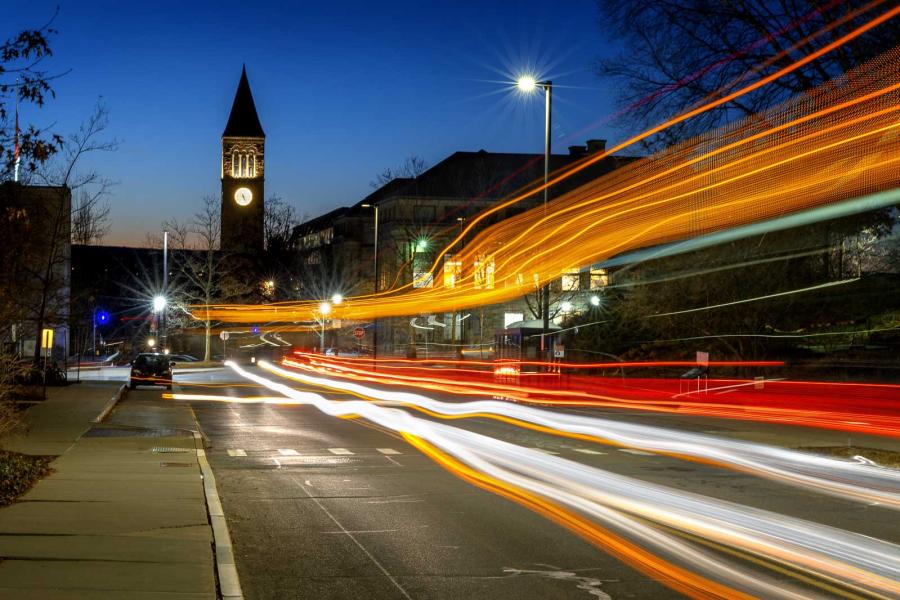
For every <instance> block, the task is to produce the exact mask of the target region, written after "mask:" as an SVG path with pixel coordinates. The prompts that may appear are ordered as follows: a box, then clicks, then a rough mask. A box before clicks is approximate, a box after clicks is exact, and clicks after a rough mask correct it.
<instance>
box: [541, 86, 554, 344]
mask: <svg viewBox="0 0 900 600" xmlns="http://www.w3.org/2000/svg"><path fill="white" fill-rule="evenodd" d="M538 85H539V86H540V87H542V88H543V89H544V95H545V96H546V105H545V108H544V217H545V218H546V217H547V200H548V198H549V194H550V190H549V188H548V187H547V182H548V181H549V180H550V116H551V104H552V101H553V82H552V81H549V80H548V81H542V82H540V83H538ZM541 314H542V317H543V319H544V322H543V335H541V342H542V345H543V346H544V349H545V352H546V356H545V358H546V359H547V362H550V359H551V358H552V357H553V345H552V344H551V343H549V341H548V338H547V336H548V334H549V333H550V281H549V280H548V281H547V283H545V284H544V287H543V289H542V290H541Z"/></svg>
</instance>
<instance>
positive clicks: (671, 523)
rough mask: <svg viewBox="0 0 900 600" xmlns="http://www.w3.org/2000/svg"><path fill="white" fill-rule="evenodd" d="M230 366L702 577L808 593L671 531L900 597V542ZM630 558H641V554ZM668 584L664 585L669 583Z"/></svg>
mask: <svg viewBox="0 0 900 600" xmlns="http://www.w3.org/2000/svg"><path fill="white" fill-rule="evenodd" d="M228 366H229V367H231V368H232V369H234V370H235V371H236V372H237V373H238V374H240V375H241V376H243V377H244V378H246V379H249V380H250V381H253V382H255V383H257V384H259V385H261V386H264V387H267V388H268V389H271V390H273V391H275V392H277V393H280V394H283V395H285V396H287V397H289V398H292V399H295V400H299V401H302V402H309V403H310V404H311V405H313V406H315V407H316V408H317V409H319V410H321V411H322V412H324V413H325V414H329V415H332V416H339V417H349V416H354V415H359V416H360V417H363V418H365V419H367V420H369V421H371V422H373V423H375V424H377V425H379V426H381V427H385V428H387V429H390V430H392V431H396V432H400V433H402V434H409V435H413V436H416V437H417V438H420V439H422V440H425V441H426V442H428V443H429V444H431V445H433V446H434V447H436V448H438V449H440V451H441V452H443V453H445V454H447V455H450V456H452V457H453V458H454V459H456V460H457V461H459V462H460V463H463V464H465V465H466V466H467V467H469V468H470V469H472V470H473V471H475V472H478V473H482V474H484V475H486V476H487V477H489V478H491V479H493V480H497V481H500V482H502V483H503V484H505V485H506V486H510V487H511V489H513V490H514V489H520V490H525V491H526V492H528V493H529V494H534V495H536V496H537V497H539V499H546V500H548V501H549V502H550V503H552V504H557V505H561V506H564V507H566V508H567V510H572V511H577V512H578V513H580V514H582V515H586V516H588V517H590V518H591V519H592V520H595V521H597V522H599V523H601V524H603V526H604V527H606V528H612V529H615V528H618V529H619V530H625V531H627V532H628V534H629V535H630V536H633V537H634V538H636V539H638V540H640V542H641V543H642V544H645V545H647V546H650V547H652V548H658V549H659V551H660V552H665V551H666V550H665V549H666V548H667V547H668V548H675V549H676V550H678V552H676V553H673V554H674V555H673V556H671V557H669V556H666V559H667V560H668V561H671V562H675V563H678V562H679V561H682V562H686V563H687V564H688V565H689V567H690V568H691V569H692V570H694V571H700V572H701V574H702V575H701V576H703V577H709V578H711V579H713V580H714V581H717V582H720V585H724V586H727V587H731V588H735V589H736V590H738V591H740V592H742V593H748V594H752V595H757V596H760V597H764V598H799V597H808V596H803V595H802V594H801V592H799V591H797V590H795V589H793V588H791V587H790V586H786V585H784V583H783V582H775V581H773V580H771V579H770V578H768V577H765V576H761V575H760V573H758V572H756V571H753V572H750V571H746V570H745V569H743V568H742V567H740V566H739V565H737V564H735V563H731V562H725V561H723V560H721V559H720V558H718V557H716V556H714V555H712V554H709V553H705V552H699V551H694V552H690V553H687V552H681V549H682V548H684V543H683V542H681V543H679V542H680V541H679V540H677V539H676V538H673V537H672V536H671V535H669V534H666V533H665V529H670V530H674V531H677V532H680V533H681V534H685V535H689V536H697V537H700V538H703V539H704V540H706V541H707V542H710V543H713V544H718V545H721V546H724V547H726V548H731V549H733V550H734V551H736V552H739V553H745V554H749V555H751V557H755V558H757V559H761V564H770V565H771V564H774V565H780V566H781V567H789V568H790V569H791V570H795V571H800V572H802V573H803V575H802V580H803V581H804V582H805V583H807V584H812V585H818V586H820V587H822V588H823V589H825V590H827V591H830V592H834V591H835V590H846V591H847V592H849V593H850V594H857V595H869V596H875V597H891V596H896V595H900V547H898V546H896V545H894V544H891V543H888V542H885V541H882V540H877V539H874V538H871V537H868V536H862V535H858V534H854V533H851V532H847V531H842V530H838V529H834V528H831V527H826V526H823V525H818V524H816V523H812V522H809V521H804V520H802V519H795V518H790V517H785V516H782V515H778V514H775V513H771V512H769V511H763V510H758V509H751V508H747V507H742V506H739V505H735V504H733V503H730V502H725V501H721V500H715V499H712V498H707V497H704V496H700V495H697V494H691V493H688V492H683V491H679V490H675V489H672V488H667V487H664V486H659V485H655V484H651V483H647V482H644V481H641V480H638V479H634V478H630V477H625V476H620V475H614V474H611V473H608V472H605V471H602V470H600V469H596V468H593V467H589V466H587V465H582V464H579V463H575V462H573V461H569V460H566V459H563V458H560V457H557V456H550V455H547V454H545V453H542V452H539V451H536V450H530V449H527V448H521V447H519V446H516V445H514V444H510V443H507V442H503V441H500V440H496V439H493V438H489V437H486V436H483V435H480V434H476V433H473V432H470V431H465V430H460V429H457V428H454V427H450V426H447V425H444V424H442V423H437V422H429V421H424V420H422V419H419V418H416V417H414V416H412V415H411V414H410V413H407V412H405V411H402V410H398V409H393V408H385V407H382V406H378V405H376V404H373V403H371V402H366V401H361V400H347V401H330V400H326V399H325V398H323V397H322V396H320V395H318V394H314V393H310V392H301V391H298V390H294V389H293V388H291V387H289V386H287V385H285V384H282V383H278V382H275V381H271V380H269V379H266V378H265V377H262V376H260V375H256V374H254V373H250V372H247V371H245V370H244V369H242V368H240V367H239V366H237V365H236V364H234V363H232V362H229V363H228ZM552 504H551V505H549V506H550V507H552ZM638 520H643V521H646V522H647V523H648V524H652V527H650V528H649V531H648V530H647V528H643V529H642V528H639V527H635V525H639V524H640V523H639V522H638ZM659 527H663V528H664V529H659ZM689 549H690V548H689V547H688V548H686V549H685V550H689ZM698 552H699V554H698ZM632 558H635V559H636V560H640V557H635V556H633V555H632ZM662 581H663V582H664V583H666V580H665V579H663V580H662ZM683 584H684V585H685V586H687V585H690V583H689V582H683ZM670 585H671V584H670ZM723 594H724V595H723ZM723 594H715V593H713V594H712V595H711V596H706V597H723V598H733V597H739V596H734V595H728V594H729V592H727V591H725V592H723Z"/></svg>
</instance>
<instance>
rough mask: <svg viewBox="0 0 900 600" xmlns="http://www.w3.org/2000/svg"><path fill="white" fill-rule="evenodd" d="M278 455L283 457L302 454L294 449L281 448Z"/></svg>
mask: <svg viewBox="0 0 900 600" xmlns="http://www.w3.org/2000/svg"><path fill="white" fill-rule="evenodd" d="M278 454H280V455H282V456H299V455H300V453H299V452H297V451H296V450H294V449H293V448H279V450H278Z"/></svg>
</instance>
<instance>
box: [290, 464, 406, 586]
mask: <svg viewBox="0 0 900 600" xmlns="http://www.w3.org/2000/svg"><path fill="white" fill-rule="evenodd" d="M291 479H293V478H291ZM293 481H294V483H296V484H297V485H298V486H299V487H300V489H301V490H303V493H305V494H306V496H307V497H308V498H309V499H310V500H312V501H313V502H315V504H316V506H318V507H319V508H320V509H322V512H324V513H325V514H326V515H328V518H329V519H331V520H332V521H334V524H335V525H337V526H338V527H339V528H340V529H341V531H343V532H344V533H345V534H347V537H349V538H350V539H351V540H353V543H354V544H356V546H357V547H358V548H359V549H360V550H362V551H363V552H364V553H365V555H366V556H368V557H369V560H371V561H372V563H373V564H374V565H375V566H376V567H378V569H379V570H380V571H381V572H382V573H384V576H385V577H387V578H388V579H389V580H390V581H391V583H393V584H394V587H396V588H397V590H398V591H399V592H400V593H401V594H403V597H404V598H406V600H412V596H410V595H409V593H408V592H407V591H406V590H405V589H403V586H402V585H400V583H399V582H398V581H397V580H396V579H395V578H394V576H393V575H391V574H390V572H389V571H388V570H387V569H386V568H385V567H384V565H382V564H381V563H380V562H378V559H377V558H375V557H374V556H372V553H371V552H369V551H368V550H366V547H365V546H363V545H362V543H361V542H360V541H359V540H358V539H356V536H354V535H353V533H352V532H351V531H350V530H348V529H347V528H346V527H344V526H343V525H342V524H341V522H340V521H338V520H337V518H335V516H334V515H333V514H331V512H329V510H328V509H327V508H325V505H324V504H322V503H321V502H320V501H319V499H318V498H316V497H315V496H313V495H312V494H310V493H309V490H307V489H306V488H305V487H304V486H303V485H302V484H301V483H300V482H299V481H297V480H296V479H293Z"/></svg>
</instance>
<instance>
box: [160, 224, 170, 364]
mask: <svg viewBox="0 0 900 600" xmlns="http://www.w3.org/2000/svg"><path fill="white" fill-rule="evenodd" d="M168 295H169V232H168V231H163V300H165V298H167V297H168ZM165 309H166V307H165V304H163V307H162V311H163V312H162V328H161V329H162V331H161V332H160V334H161V335H160V339H159V345H160V346H161V347H162V348H163V349H165V348H167V347H168V344H169V320H168V319H167V318H166V311H165Z"/></svg>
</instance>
